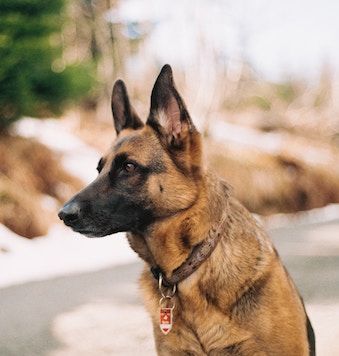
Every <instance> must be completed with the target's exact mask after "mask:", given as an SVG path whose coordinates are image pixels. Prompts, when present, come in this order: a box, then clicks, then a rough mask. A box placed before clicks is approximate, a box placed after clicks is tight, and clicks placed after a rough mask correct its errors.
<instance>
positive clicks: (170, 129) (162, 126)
mask: <svg viewBox="0 0 339 356" xmlns="http://www.w3.org/2000/svg"><path fill="white" fill-rule="evenodd" d="M147 124H148V125H150V126H151V127H153V129H155V130H156V131H157V132H158V133H159V134H161V135H162V136H165V137H166V139H167V141H168V143H171V145H173V146H180V144H181V143H182V140H183V139H184V138H185V137H187V135H188V134H189V133H190V132H192V131H195V127H194V125H193V123H192V121H191V118H190V116H189V113H188V111H187V109H186V106H185V103H184V101H183V99H182V98H181V97H180V95H179V93H178V91H177V89H176V87H175V84H174V80H173V74H172V69H171V67H170V66H169V65H168V64H166V65H165V66H164V67H163V68H162V70H161V72H160V74H159V76H158V78H157V80H156V82H155V84H154V87H153V90H152V95H151V110H150V115H149V117H148V120H147Z"/></svg>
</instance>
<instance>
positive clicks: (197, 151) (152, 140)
mask: <svg viewBox="0 0 339 356" xmlns="http://www.w3.org/2000/svg"><path fill="white" fill-rule="evenodd" d="M112 111H113V118H114V126H115V130H116V133H117V137H116V139H115V141H114V143H113V146H112V148H111V149H110V150H109V152H108V153H107V154H106V155H105V156H103V157H102V158H101V159H100V161H99V164H98V167H97V170H98V172H99V175H98V177H97V178H96V179H95V180H94V181H93V182H92V183H91V184H90V185H89V186H87V187H86V188H84V189H83V190H81V191H80V192H79V193H78V194H76V195H75V196H74V197H73V198H71V199H70V200H69V201H68V202H67V203H66V204H65V205H64V206H63V207H62V208H61V209H60V211H59V217H60V219H62V220H63V221H64V223H65V224H66V225H68V226H70V227H71V228H72V229H73V230H74V231H77V232H80V233H82V234H85V235H87V236H92V237H100V236H105V235H109V234H113V233H116V232H121V231H131V232H133V231H135V232H137V231H143V230H144V229H146V228H147V227H148V226H149V225H150V224H152V222H154V221H155V220H158V219H164V218H167V217H170V216H173V215H175V214H177V213H179V212H182V211H185V210H187V209H189V208H190V207H191V206H192V205H194V203H195V202H196V200H197V199H198V191H199V190H198V185H199V184H200V183H199V182H200V179H201V171H200V170H201V139H200V135H199V133H198V131H197V130H196V128H195V126H194V125H193V123H192V121H191V118H190V116H189V113H188V111H187V109H186V107H185V104H184V101H183V100H182V98H181V97H180V95H179V93H178V91H177V90H176V88H175V85H174V82H173V76H172V70H171V67H170V66H169V65H165V66H164V67H163V68H162V70H161V72H160V74H159V76H158V78H157V80H156V82H155V84H154V87H153V90H152V95H151V108H150V114H149V117H148V119H147V122H146V124H143V122H142V121H141V120H140V118H139V117H138V115H137V114H136V112H135V111H134V109H133V107H132V106H131V104H130V101H129V98H128V94H127V90H126V87H125V84H124V83H123V81H121V80H118V81H117V82H116V83H115V84H114V88H113V92H112Z"/></svg>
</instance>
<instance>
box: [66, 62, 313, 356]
mask: <svg viewBox="0 0 339 356" xmlns="http://www.w3.org/2000/svg"><path fill="white" fill-rule="evenodd" d="M112 111H113V117H114V126H115V130H116V133H117V137H116V139H115V141H114V144H113V146H112V148H111V149H110V150H109V152H108V153H107V154H106V155H105V156H104V157H102V158H101V159H100V161H99V164H98V167H97V170H98V172H99V175H98V177H97V178H96V179H95V180H94V181H93V182H92V183H91V184H90V185H89V186H88V187H86V188H84V189H83V190H82V191H80V192H79V193H78V194H76V195H75V196H74V197H73V198H72V199H70V200H69V201H68V202H67V203H66V204H65V205H64V206H63V207H62V208H61V210H60V212H59V217H60V219H62V220H63V221H64V223H65V224H66V225H67V226H70V227H71V228H72V229H73V230H74V231H76V232H79V233H81V234H84V235H87V236H89V237H102V236H105V235H109V234H114V233H116V232H121V231H124V232H127V238H128V241H129V243H130V245H131V247H132V249H133V250H134V251H135V252H136V253H137V254H138V255H139V256H140V257H141V258H142V259H143V260H144V261H145V268H144V271H143V273H142V276H141V280H140V285H141V289H142V292H143V298H144V303H145V305H146V307H147V309H148V311H149V313H150V315H151V318H152V322H153V329H154V337H155V343H156V349H157V352H158V354H159V355H170V356H173V355H197V356H200V355H211V356H212V355H237V356H242V355H243V356H244V355H250V356H253V355H272V356H279V355H281V356H293V355H296V356H301V355H315V337H314V333H313V330H312V326H311V324H310V322H309V319H308V317H307V314H306V312H305V309H304V305H303V302H302V299H301V298H300V296H299V294H298V291H297V289H296V287H295V285H294V284H293V282H292V280H291V278H290V277H289V275H288V273H287V272H286V270H285V268H284V266H283V264H282V262H281V260H280V258H279V256H278V253H277V252H276V250H275V248H274V246H273V243H272V241H271V239H270V238H269V236H268V235H267V234H266V233H265V231H264V230H263V228H262V227H261V226H260V224H259V223H258V222H257V221H256V220H255V219H254V218H253V217H252V215H251V214H250V213H249V212H248V211H247V210H246V209H245V208H244V207H243V206H242V205H241V204H240V203H239V202H238V201H236V200H235V199H234V198H233V197H232V194H231V190H230V188H229V186H228V185H227V183H225V182H224V181H223V180H221V179H220V178H218V177H217V176H215V175H214V174H213V173H211V172H210V171H209V170H208V169H206V168H204V167H203V165H202V147H201V146H202V139H201V135H200V134H199V132H198V131H197V129H196V128H195V126H194V124H193V122H192V120H191V118H190V115H189V113H188V111H187V109H186V106H185V103H184V101H183V99H182V98H181V96H180V95H179V93H178V91H177V89H176V87H175V84H174V81H173V75H172V69H171V67H170V66H169V65H165V66H164V67H163V68H162V70H161V72H160V74H159V76H158V78H157V80H156V82H155V84H154V87H153V90H152V95H151V107H150V114H149V116H148V119H147V122H146V124H144V123H143V122H142V121H141V120H140V118H139V117H138V115H137V114H136V112H135V111H134V109H133V107H132V106H131V104H130V101H129V97H128V94H127V91H126V87H125V84H124V82H123V81H121V80H118V81H117V82H116V83H115V85H114V88H113V93H112Z"/></svg>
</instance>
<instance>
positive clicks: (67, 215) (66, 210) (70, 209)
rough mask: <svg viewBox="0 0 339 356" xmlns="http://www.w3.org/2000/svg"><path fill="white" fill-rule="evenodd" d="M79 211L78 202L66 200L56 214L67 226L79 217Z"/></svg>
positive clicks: (71, 224)
mask: <svg viewBox="0 0 339 356" xmlns="http://www.w3.org/2000/svg"><path fill="white" fill-rule="evenodd" d="M80 212H81V209H80V206H79V204H77V203H74V202H68V203H66V204H65V205H64V206H63V207H62V208H61V209H60V210H59V213H58V216H59V218H60V220H63V222H64V223H65V224H66V225H67V226H73V225H74V224H75V223H76V222H77V221H78V220H79V219H80Z"/></svg>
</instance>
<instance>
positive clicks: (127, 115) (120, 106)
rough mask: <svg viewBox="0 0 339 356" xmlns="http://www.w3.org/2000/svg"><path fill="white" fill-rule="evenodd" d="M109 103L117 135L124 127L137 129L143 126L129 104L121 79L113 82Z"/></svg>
mask: <svg viewBox="0 0 339 356" xmlns="http://www.w3.org/2000/svg"><path fill="white" fill-rule="evenodd" d="M111 104H112V112H113V119H114V127H115V131H116V133H117V135H119V133H120V131H122V130H124V129H133V130H137V129H139V128H141V127H143V126H144V124H143V122H142V121H141V119H140V118H139V116H138V115H137V113H136V112H135V110H134V109H133V107H132V105H131V104H130V101H129V98H128V94H127V89H126V86H125V83H124V82H123V81H122V80H121V79H119V80H117V81H116V82H115V83H114V86H113V91H112V103H111Z"/></svg>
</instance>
